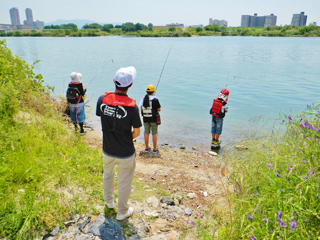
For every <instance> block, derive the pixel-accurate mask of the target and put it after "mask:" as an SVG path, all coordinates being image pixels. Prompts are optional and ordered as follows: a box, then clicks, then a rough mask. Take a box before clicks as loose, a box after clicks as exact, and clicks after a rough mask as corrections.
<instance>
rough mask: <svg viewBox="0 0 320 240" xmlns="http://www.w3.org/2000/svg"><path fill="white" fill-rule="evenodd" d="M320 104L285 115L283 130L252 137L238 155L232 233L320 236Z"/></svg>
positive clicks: (236, 235) (232, 236)
mask: <svg viewBox="0 0 320 240" xmlns="http://www.w3.org/2000/svg"><path fill="white" fill-rule="evenodd" d="M319 107H320V105H312V106H308V108H307V109H306V111H305V112H304V113H301V114H299V115H297V116H292V115H290V116H284V117H283V121H282V124H283V125H284V127H285V131H284V132H281V133H279V134H276V133H274V132H273V133H272V135H271V136H269V137H267V138H265V139H266V140H264V141H261V140H250V141H248V142H247V145H248V147H249V150H248V151H247V152H245V153H243V152H241V154H239V156H237V157H236V158H234V159H236V160H235V161H234V162H233V163H232V168H233V173H232V176H231V183H232V184H233V185H234V186H235V187H234V189H236V188H237V190H238V191H233V192H230V195H231V196H232V202H233V204H234V205H233V206H234V214H235V215H236V217H235V218H236V219H235V221H233V223H232V226H231V223H230V225H229V232H228V231H225V232H228V234H229V236H228V239H250V238H251V239H253V238H255V239H289V238H290V239H306V238H310V237H317V236H320V228H319V226H320V178H319V176H320V143H319V139H320V119H319V116H320V114H319V109H320V108H319ZM240 180H241V181H240ZM223 237H226V235H224V236H223ZM223 237H221V239H223Z"/></svg>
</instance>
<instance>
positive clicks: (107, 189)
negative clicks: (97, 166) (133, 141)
mask: <svg viewBox="0 0 320 240" xmlns="http://www.w3.org/2000/svg"><path fill="white" fill-rule="evenodd" d="M103 162H104V165H103V198H104V200H105V201H106V202H108V201H110V200H112V199H114V194H113V192H114V174H115V169H114V167H115V165H118V212H120V213H123V214H124V213H126V212H127V211H128V208H129V206H128V200H129V197H130V194H131V188H132V178H133V174H134V171H135V169H136V156H135V154H134V155H133V156H131V157H128V158H116V157H109V156H107V155H105V154H103Z"/></svg>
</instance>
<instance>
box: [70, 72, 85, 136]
mask: <svg viewBox="0 0 320 240" xmlns="http://www.w3.org/2000/svg"><path fill="white" fill-rule="evenodd" d="M70 77H71V82H70V83H69V86H68V87H69V88H70V87H71V88H76V89H78V93H79V95H80V96H79V97H78V98H77V99H72V100H69V99H68V102H69V106H70V117H71V121H72V122H73V124H74V127H75V130H76V131H77V130H78V122H79V126H80V135H84V134H86V132H85V131H84V128H83V123H84V121H85V119H86V114H85V111H84V95H85V94H86V89H83V85H82V83H81V82H80V81H81V78H82V74H81V73H76V72H72V73H71V74H70Z"/></svg>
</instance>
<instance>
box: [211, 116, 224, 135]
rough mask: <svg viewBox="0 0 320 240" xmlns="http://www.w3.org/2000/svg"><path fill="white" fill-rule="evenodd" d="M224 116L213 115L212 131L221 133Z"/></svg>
mask: <svg viewBox="0 0 320 240" xmlns="http://www.w3.org/2000/svg"><path fill="white" fill-rule="evenodd" d="M222 125H223V118H218V117H215V116H212V125H211V133H213V134H217V135H221V133H222Z"/></svg>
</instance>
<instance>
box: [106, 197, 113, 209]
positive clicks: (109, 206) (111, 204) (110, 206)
mask: <svg viewBox="0 0 320 240" xmlns="http://www.w3.org/2000/svg"><path fill="white" fill-rule="evenodd" d="M106 205H107V207H108V208H114V201H113V199H112V200H110V201H108V202H106Z"/></svg>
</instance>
